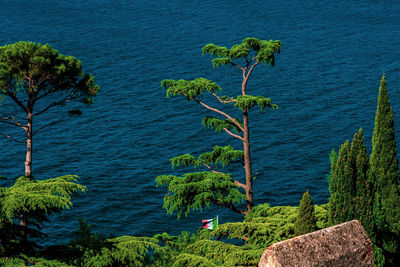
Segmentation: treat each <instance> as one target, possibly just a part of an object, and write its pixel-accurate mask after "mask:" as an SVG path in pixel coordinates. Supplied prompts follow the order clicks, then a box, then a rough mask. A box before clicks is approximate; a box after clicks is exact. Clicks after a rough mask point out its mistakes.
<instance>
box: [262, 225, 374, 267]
mask: <svg viewBox="0 0 400 267" xmlns="http://www.w3.org/2000/svg"><path fill="white" fill-rule="evenodd" d="M258 266H259V267H289V266H299V267H308V266H335V267H341V266H343V267H350V266H357V267H364V266H371V267H372V266H374V261H373V249H372V243H371V240H370V239H369V237H368V235H367V233H366V232H365V230H364V228H363V227H362V225H361V223H360V222H359V221H357V220H354V221H350V222H346V223H342V224H338V225H335V226H332V227H329V228H325V229H322V230H319V231H316V232H312V233H309V234H306V235H301V236H298V237H295V238H292V239H288V240H285V241H282V242H279V243H275V244H273V245H271V246H269V247H268V248H267V249H266V250H265V251H264V253H263V255H262V256H261V259H260V262H259V263H258Z"/></svg>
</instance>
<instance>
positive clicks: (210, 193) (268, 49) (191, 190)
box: [156, 38, 282, 219]
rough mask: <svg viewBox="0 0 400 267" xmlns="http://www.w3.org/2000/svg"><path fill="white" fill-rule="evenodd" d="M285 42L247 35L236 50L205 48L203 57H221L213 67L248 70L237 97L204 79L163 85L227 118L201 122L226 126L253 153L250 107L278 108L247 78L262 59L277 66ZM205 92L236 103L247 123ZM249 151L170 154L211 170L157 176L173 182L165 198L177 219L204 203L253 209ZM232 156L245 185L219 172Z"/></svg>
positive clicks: (175, 162) (181, 163)
mask: <svg viewBox="0 0 400 267" xmlns="http://www.w3.org/2000/svg"><path fill="white" fill-rule="evenodd" d="M281 45H282V44H281V42H280V41H272V40H271V41H264V40H259V39H256V38H246V39H244V40H243V41H242V43H241V44H237V45H234V46H233V47H232V48H231V49H227V48H226V47H221V46H217V45H214V44H208V45H206V46H204V47H203V48H202V50H203V55H204V54H210V55H213V56H216V58H214V59H212V63H213V65H214V67H217V66H221V65H227V64H231V65H233V66H235V67H237V68H238V69H240V70H241V71H242V72H243V73H242V77H243V81H242V86H241V93H242V95H239V96H238V97H237V98H236V99H235V98H234V97H228V96H218V93H219V92H220V91H221V87H220V86H218V85H217V84H216V83H215V82H213V81H210V80H207V79H204V78H197V79H195V80H191V81H187V80H183V79H180V80H172V79H167V80H163V81H162V82H161V87H162V88H163V89H166V91H167V92H166V95H167V97H170V96H184V97H185V98H186V100H187V101H190V100H193V101H195V102H197V103H198V104H200V105H201V106H203V107H204V108H206V109H208V110H209V111H212V112H215V113H218V114H219V115H221V116H223V119H220V118H215V117H212V116H207V117H205V118H204V119H203V121H202V123H203V125H204V126H205V127H206V128H212V129H213V130H214V131H216V132H220V131H222V130H224V131H225V132H226V133H227V134H229V135H230V136H232V137H234V138H237V139H239V140H241V141H242V143H243V147H244V149H243V150H244V151H250V149H249V145H250V140H249V136H250V135H249V123H248V111H249V110H250V109H251V108H253V107H254V106H259V107H260V109H261V111H263V110H265V109H266V108H273V109H276V108H277V105H275V104H272V103H271V99H269V98H266V97H263V96H251V95H247V92H246V85H247V81H248V79H249V77H250V74H251V73H252V71H253V70H254V68H255V67H256V65H257V64H259V63H260V62H261V63H264V64H267V65H271V66H273V65H274V63H275V53H279V52H280V46H281ZM250 57H251V58H250ZM238 59H241V60H242V61H244V66H239V65H236V63H235V62H234V61H236V60H238ZM204 93H210V94H211V95H212V96H214V97H216V98H217V99H218V101H219V102H220V103H222V104H229V103H231V104H233V103H234V107H236V108H238V109H239V110H241V111H242V113H243V122H241V121H240V120H239V119H237V118H233V117H232V116H230V115H228V114H227V113H225V112H224V111H222V110H219V109H217V108H214V107H211V106H208V105H207V104H206V103H204V102H203V99H202V96H203V94H204ZM234 132H235V133H234ZM241 134H242V135H241ZM246 153H249V155H246V157H244V155H243V152H242V151H234V150H233V149H232V148H231V147H218V148H217V147H214V151H213V152H211V153H204V154H202V155H201V156H200V157H199V158H198V159H197V160H196V159H195V158H194V157H193V156H192V155H190V154H184V155H182V156H179V157H174V158H171V164H172V167H173V168H174V167H175V166H177V167H179V166H183V167H187V166H190V165H192V166H195V167H199V166H200V165H205V166H206V167H207V168H208V169H209V170H210V171H211V172H212V173H205V172H203V173H195V174H194V173H189V174H184V175H183V176H181V177H178V176H172V175H162V176H158V177H157V178H156V181H157V185H158V186H160V185H168V186H169V188H168V191H169V193H168V194H166V195H165V197H164V208H166V209H167V211H168V213H169V214H171V213H173V212H174V211H177V212H178V219H179V217H180V216H181V214H182V213H185V215H187V214H188V213H189V211H190V210H193V209H200V210H201V211H202V210H203V209H204V207H205V206H209V205H211V204H214V205H217V206H224V207H227V208H229V209H231V210H232V211H234V212H236V213H240V214H245V213H248V212H249V211H250V209H251V208H252V207H253V205H254V204H253V203H254V200H253V185H252V181H253V179H254V177H253V174H252V168H251V160H250V159H251V157H250V152H246ZM232 160H233V161H238V162H241V163H242V165H243V167H244V168H243V169H244V171H245V176H244V178H245V179H246V180H245V183H241V182H240V181H238V180H232V179H231V176H230V175H228V174H223V173H219V174H217V173H218V172H217V171H216V170H217V169H218V165H222V166H223V167H225V166H228V165H229V163H230V162H231V161H232ZM211 164H214V165H215V169H213V168H212V167H211V166H210V165H211ZM236 185H237V186H236ZM223 186H226V188H222V187H223ZM197 188H198V189H197ZM239 190H242V191H245V194H242V193H241V192H240V191H239ZM185 198H189V199H185ZM243 200H246V210H240V209H239V208H237V206H235V204H236V203H241V202H242V201H243Z"/></svg>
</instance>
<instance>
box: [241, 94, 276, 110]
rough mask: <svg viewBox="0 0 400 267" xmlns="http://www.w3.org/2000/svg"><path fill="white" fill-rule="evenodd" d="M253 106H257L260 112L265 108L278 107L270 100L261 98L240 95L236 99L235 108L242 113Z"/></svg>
mask: <svg viewBox="0 0 400 267" xmlns="http://www.w3.org/2000/svg"><path fill="white" fill-rule="evenodd" d="M254 106H259V107H260V110H261V111H264V109H266V108H272V109H278V106H277V105H275V104H272V103H271V99H270V98H266V97H263V96H251V95H240V96H238V97H237V99H236V104H235V107H239V109H240V110H242V111H248V110H250V109H251V108H253V107H254Z"/></svg>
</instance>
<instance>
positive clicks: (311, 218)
mask: <svg viewBox="0 0 400 267" xmlns="http://www.w3.org/2000/svg"><path fill="white" fill-rule="evenodd" d="M316 229H317V219H316V218H315V213H314V205H313V201H312V198H311V196H310V194H309V193H308V191H307V192H305V193H304V194H303V197H302V198H301V200H300V206H299V213H298V215H297V218H296V221H295V222H294V233H295V235H296V236H297V235H304V234H307V233H310V232H313V231H315V230H316Z"/></svg>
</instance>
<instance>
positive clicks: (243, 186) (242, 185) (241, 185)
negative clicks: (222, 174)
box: [233, 180, 247, 189]
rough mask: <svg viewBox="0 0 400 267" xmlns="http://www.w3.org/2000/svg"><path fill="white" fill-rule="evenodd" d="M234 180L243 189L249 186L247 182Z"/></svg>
mask: <svg viewBox="0 0 400 267" xmlns="http://www.w3.org/2000/svg"><path fill="white" fill-rule="evenodd" d="M233 182H234V183H235V185H237V186H240V187H241V188H243V189H246V188H247V186H246V185H245V184H242V183H241V182H239V181H237V180H233Z"/></svg>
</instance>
